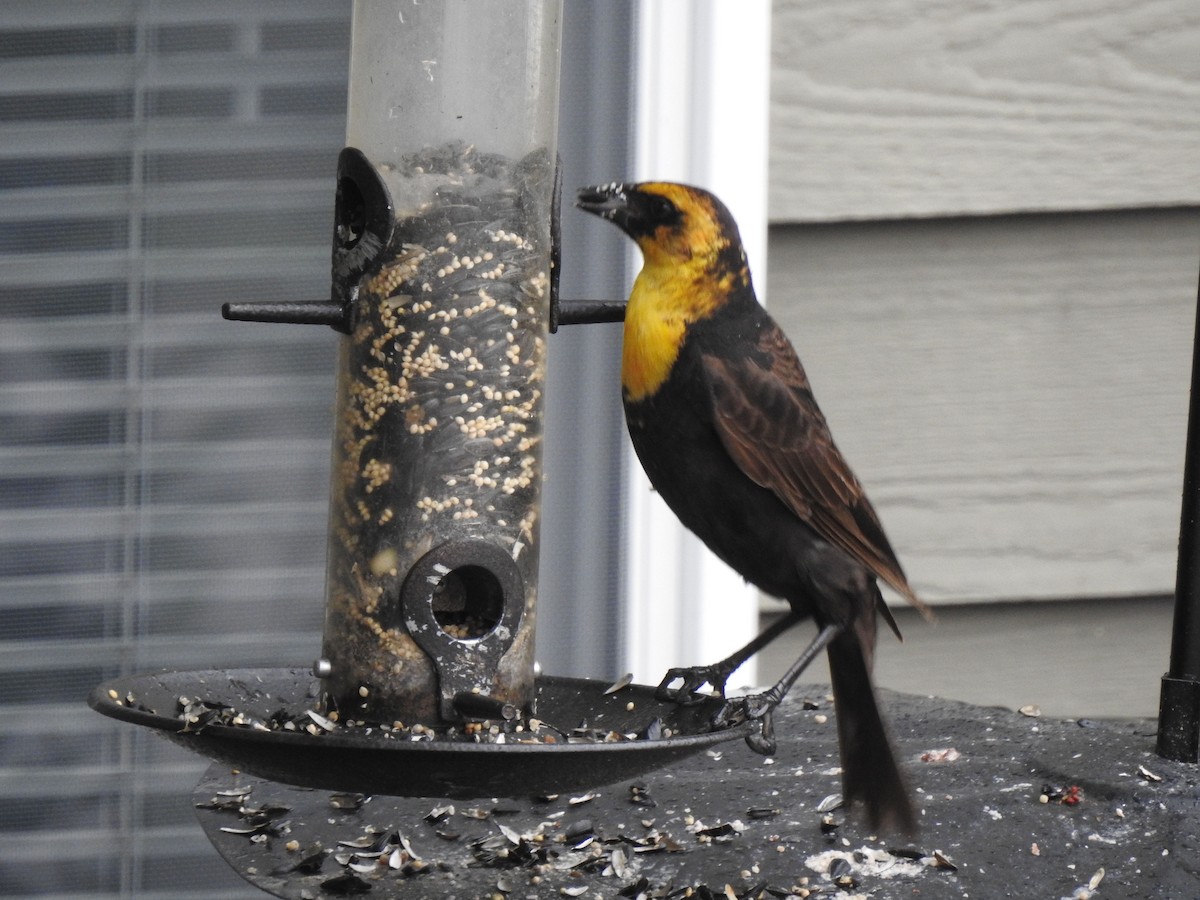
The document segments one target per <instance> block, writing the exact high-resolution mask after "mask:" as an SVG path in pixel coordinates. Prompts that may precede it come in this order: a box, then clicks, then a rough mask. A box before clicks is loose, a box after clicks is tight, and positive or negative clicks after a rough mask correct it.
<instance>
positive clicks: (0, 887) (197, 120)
mask: <svg viewBox="0 0 1200 900" xmlns="http://www.w3.org/2000/svg"><path fill="white" fill-rule="evenodd" d="M349 12H350V4H349V2H344V0H339V2H329V0H293V2H289V3H287V4H239V3H220V4H217V3H199V4H165V3H155V2H95V3H86V4H46V3H40V2H20V0H18V2H12V0H9V2H6V3H4V4H2V5H0V896H30V895H40V896H61V897H85V896H86V897H118V896H122V897H124V896H145V895H168V894H169V895H170V896H173V897H196V898H201V897H203V898H213V897H256V896H261V894H259V893H258V892H257V891H255V890H254V889H252V888H250V887H249V886H248V885H245V884H244V883H243V882H242V881H241V880H240V879H239V878H238V877H237V876H236V875H235V874H234V873H233V872H232V871H231V870H230V869H228V868H227V867H226V866H225V864H224V863H223V862H222V861H221V860H220V858H219V857H217V855H216V854H215V852H214V851H213V850H212V848H211V846H210V845H209V844H208V842H207V840H206V839H205V838H204V837H203V835H202V834H201V833H200V831H199V829H198V828H197V826H196V824H195V819H194V816H193V812H192V809H191V790H192V787H193V786H194V785H195V783H196V780H197V778H198V775H199V773H200V772H201V771H202V770H203V769H204V768H205V766H206V762H205V761H204V760H203V759H201V758H200V757H197V756H193V755H191V754H188V753H186V752H184V751H180V750H179V749H177V748H175V747H173V746H171V745H169V744H167V743H166V742H163V741H161V740H160V739H158V738H157V737H154V736H151V735H147V734H143V733H142V732H141V731H140V730H139V729H136V728H132V727H130V726H127V725H122V724H119V723H116V722H110V721H109V720H107V719H105V718H103V717H101V716H98V715H96V714H95V713H93V712H91V711H90V710H88V709H87V708H86V706H84V705H83V702H82V701H83V699H84V698H85V697H86V695H87V693H88V691H89V690H90V689H91V688H92V687H93V686H94V685H95V684H97V683H99V682H100V681H102V680H103V679H105V678H107V677H111V676H113V675H116V674H119V673H124V672H133V671H148V670H153V669H156V668H180V669H185V668H197V669H202V668H222V667H230V666H245V665H267V666H271V665H295V664H298V663H302V662H303V661H306V660H309V659H311V658H312V657H313V656H315V655H316V653H317V652H318V650H319V646H320V633H321V616H322V609H321V597H322V595H323V569H324V556H325V547H324V542H325V519H326V508H327V500H328V460H329V441H330V422H331V414H330V406H331V402H332V371H333V357H334V352H335V347H336V340H335V337H334V335H333V334H332V332H330V331H328V330H327V329H319V328H299V327H296V328H288V327H286V326H256V325H251V324H232V323H227V322H224V321H223V320H222V319H221V318H220V314H219V309H220V305H221V304H222V303H223V302H225V301H239V300H242V301H244V300H256V299H279V300H289V299H311V298H320V297H322V296H326V295H327V292H328V289H329V245H330V232H331V227H332V203H333V191H332V186H333V182H334V166H335V164H336V158H337V153H338V151H339V150H340V148H341V145H342V141H343V135H344V129H345V109H344V106H345V90H346V87H345V83H346V71H347V63H348V60H347V48H348V42H349Z"/></svg>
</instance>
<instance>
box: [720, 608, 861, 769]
mask: <svg viewBox="0 0 1200 900" xmlns="http://www.w3.org/2000/svg"><path fill="white" fill-rule="evenodd" d="M841 630H842V627H841V626H840V625H825V626H824V627H822V628H821V630H820V631H819V632H817V636H816V637H815V638H813V640H812V643H811V644H809V645H808V646H807V647H805V648H804V652H803V653H801V654H800V656H799V658H798V659H797V660H796V661H795V662H794V663H792V664H791V666H789V667H788V670H787V671H786V672H784V673H783V677H782V678H780V679H779V680H778V681H777V682H775V684H774V685H772V686H771V687H770V688H768V689H767V690H765V691H763V692H762V693H761V694H748V695H746V696H745V697H734V698H733V699H732V700H726V701H725V705H724V706H722V707H721V709H720V711H719V712H718V713H717V715H716V717H715V718H714V719H713V724H714V725H715V726H717V727H718V728H727V727H729V726H731V725H739V724H741V723H742V722H746V721H749V720H752V719H758V720H760V721H761V722H762V728H761V729H759V730H758V731H756V732H752V733H751V734H749V735H747V736H746V743H747V744H749V745H750V749H751V750H753V751H755V752H756V753H761V754H763V755H764V756H769V755H770V754H772V753H774V752H775V749H776V745H775V728H774V724H773V723H772V721H771V713H772V712H774V710H775V707H776V706H778V705H779V704H780V703H781V702H782V701H783V698H784V697H786V696H787V692H788V691H790V690H791V689H792V685H793V684H795V683H796V679H797V678H799V677H800V673H801V672H803V671H804V670H805V669H807V668H808V666H809V663H811V662H812V661H813V660H814V659H816V657H817V654H818V653H820V652H821V651H822V650H824V649H825V648H826V647H827V646H829V642H830V641H832V640H833V639H834V638H835V637H837V636H838V634H839V633H840V632H841Z"/></svg>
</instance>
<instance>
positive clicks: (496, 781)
mask: <svg viewBox="0 0 1200 900" xmlns="http://www.w3.org/2000/svg"><path fill="white" fill-rule="evenodd" d="M609 687H610V685H609V684H608V683H606V682H602V681H599V680H594V679H581V678H561V677H550V676H539V677H538V678H537V680H536V685H535V701H534V702H535V717H536V718H537V719H538V720H540V721H541V722H543V723H545V725H544V726H543V727H542V729H541V731H542V733H545V732H546V731H547V726H548V729H549V730H550V731H551V732H552V733H553V732H557V733H558V734H559V735H561V737H559V738H558V742H556V743H542V742H540V741H539V742H537V743H516V741H518V740H520V739H522V737H523V736H524V737H525V738H528V737H529V734H528V733H525V732H515V731H513V730H512V729H511V724H510V725H509V726H508V728H509V730H508V732H507V733H506V734H505V737H506V740H507V741H508V742H506V743H503V744H501V743H473V742H471V741H470V739H469V738H459V739H443V738H436V739H433V740H413V739H412V737H411V736H410V735H408V734H398V733H397V732H393V731H391V730H384V729H382V728H379V727H376V728H367V727H363V726H354V727H349V728H339V729H338V730H336V731H335V732H333V733H321V734H316V735H313V734H308V733H305V732H302V731H263V730H259V729H258V728H255V727H252V726H233V725H218V724H210V725H191V726H189V725H188V723H186V722H185V721H184V720H183V719H181V718H180V717H179V716H178V715H176V714H175V713H174V711H175V710H176V709H177V708H178V704H179V700H180V697H186V698H199V699H200V700H203V701H204V703H205V704H206V705H207V706H209V707H210V708H217V707H222V708H229V709H232V710H236V711H237V712H239V713H241V714H242V715H243V716H244V717H245V718H246V719H247V720H248V721H250V722H260V723H261V722H266V721H268V720H270V719H272V718H275V719H279V718H281V717H283V718H291V719H296V718H301V717H303V716H305V715H306V713H307V711H308V710H312V709H313V708H314V706H315V705H316V703H317V699H318V694H319V690H320V688H319V683H318V682H317V681H316V679H315V678H314V677H313V675H312V673H311V672H310V671H308V670H307V669H299V668H297V669H234V670H220V671H197V672H162V673H158V674H143V675H131V676H127V677H122V678H116V679H113V680H112V681H109V682H106V683H105V684H102V685H100V686H99V687H97V688H96V689H95V690H94V691H92V694H91V696H90V697H89V698H88V704H89V705H90V706H91V707H92V709H94V710H96V711H97V712H101V713H104V714H105V715H107V716H111V717H113V718H114V719H120V720H122V721H125V722H131V723H133V724H135V725H142V726H145V727H147V728H153V729H156V730H158V731H159V732H160V733H162V735H163V736H164V737H166V738H168V739H170V740H172V741H174V742H175V743H177V744H179V745H181V746H184V747H187V748H188V749H189V750H194V751H196V752H198V753H201V754H204V755H205V756H208V757H210V758H213V759H217V760H220V761H221V762H223V763H226V764H228V765H230V766H232V767H235V768H237V769H240V770H242V771H245V772H249V773H251V774H254V775H258V776H259V777H262V778H267V779H270V780H272V781H280V782H285V783H287V784H292V785H297V786H299V787H308V788H316V789H321V790H332V791H347V792H361V793H365V794H388V795H393V796H401V797H427V796H436V797H448V798H453V799H472V798H478V797H515V796H534V795H538V794H553V793H561V792H564V791H573V790H579V789H582V788H588V787H594V786H597V785H602V784H611V783H613V782H616V781H620V780H622V779H625V778H631V777H634V776H636V775H639V774H641V773H643V772H645V771H647V770H649V769H654V768H658V767H660V766H664V765H667V764H669V763H672V762H674V761H676V760H680V759H683V758H685V757H687V756H690V755H692V754H694V753H697V752H699V751H701V750H704V749H706V748H708V747H711V746H713V745H714V744H718V743H721V742H723V741H729V740H733V739H735V738H739V737H745V735H746V734H747V733H748V732H749V730H750V729H751V728H753V727H754V726H755V725H756V724H757V723H754V722H747V723H742V724H741V725H738V726H735V727H732V728H725V729H721V730H713V728H712V725H711V721H712V717H713V715H714V714H715V712H716V711H717V709H719V708H720V706H721V705H722V704H723V702H724V701H723V700H721V699H720V698H719V697H712V698H705V699H703V700H701V701H700V702H698V703H695V704H691V705H679V704H676V703H669V702H661V701H659V700H656V699H655V697H654V688H651V687H647V686H644V685H633V684H631V685H628V686H626V687H622V688H620V689H619V690H614V691H612V692H609V693H606V691H607V690H608V689H609ZM495 721H497V722H499V721H501V720H500V718H499V717H497V719H496V720H495ZM581 726H582V727H583V728H585V729H586V730H587V731H589V732H595V733H600V734H607V733H617V734H620V735H646V734H647V731H651V732H658V733H668V734H669V736H668V737H652V736H643V737H635V738H634V739H622V740H616V741H605V740H599V739H588V738H578V737H573V735H575V734H576V729H578V728H580V727H581Z"/></svg>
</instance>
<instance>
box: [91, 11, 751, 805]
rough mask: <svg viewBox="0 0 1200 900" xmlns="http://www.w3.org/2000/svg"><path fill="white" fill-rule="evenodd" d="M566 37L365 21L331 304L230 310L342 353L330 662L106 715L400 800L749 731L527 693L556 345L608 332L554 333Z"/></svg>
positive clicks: (262, 770)
mask: <svg viewBox="0 0 1200 900" xmlns="http://www.w3.org/2000/svg"><path fill="white" fill-rule="evenodd" d="M560 31H561V8H560V5H559V4H558V3H555V2H541V0H525V2H510V3H493V2H485V0H448V2H443V3H420V4H415V3H410V2H404V3H401V4H393V3H382V2H380V3H376V2H358V3H356V4H355V8H354V26H353V32H352V61H351V71H350V95H349V112H348V121H347V144H348V146H347V148H346V149H345V150H343V151H342V154H341V156H340V158H339V160H338V165H337V188H336V203H335V213H334V219H335V223H334V235H333V266H332V269H333V273H332V289H331V296H330V299H329V300H328V301H321V302H318V303H302V302H289V303H262V304H246V305H241V306H227V307H226V309H225V314H226V317H227V318H231V319H249V320H260V321H287V322H301V323H321V324H325V325H331V326H333V328H334V329H335V330H336V331H337V332H338V334H337V335H336V336H334V337H331V339H336V340H338V341H339V342H340V350H339V354H338V362H337V371H336V403H335V412H334V427H333V431H334V435H333V453H332V477H331V492H330V515H329V538H328V561H327V579H326V596H325V601H326V607H325V609H326V613H325V626H324V635H323V640H322V646H321V654H320V657H319V658H318V659H317V661H316V663H315V664H313V665H312V666H311V667H309V666H307V665H305V666H303V667H298V668H294V669H253V668H247V669H241V670H235V671H227V670H221V671H215V670H214V671H207V672H159V673H150V674H143V675H130V676H127V677H123V678H118V679H115V680H113V681H111V682H109V683H107V684H104V685H101V686H100V687H99V688H97V689H96V690H95V691H94V692H93V694H92V697H91V699H90V702H91V704H92V705H93V707H95V708H96V709H98V710H99V711H101V712H103V713H105V714H108V715H111V716H115V717H117V718H120V719H124V720H127V721H131V722H134V723H137V724H141V725H145V726H148V727H151V728H155V729H157V730H158V731H159V732H160V733H162V734H164V735H165V736H166V737H168V738H170V739H172V740H174V741H176V742H178V743H180V744H183V745H185V746H187V747H189V748H191V749H193V750H197V751H199V752H202V753H205V754H207V755H209V756H211V757H214V758H215V759H217V760H218V761H219V763H220V764H223V765H228V766H234V767H237V768H238V769H240V770H242V771H245V772H249V773H253V774H255V775H259V776H261V777H263V778H267V779H272V780H275V781H280V782H284V783H287V784H291V785H300V786H306V787H312V788H321V789H327V790H340V791H361V792H364V793H378V794H394V795H406V796H440V797H441V796H444V797H479V796H506V795H509V796H511V795H515V794H526V795H529V794H534V793H538V792H553V791H559V790H568V789H576V788H579V787H584V786H589V785H592V784H600V783H605V782H611V781H615V780H618V779H620V778H623V777H627V776H632V775H634V774H636V773H638V772H641V771H644V770H646V769H648V768H652V767H654V766H657V765H661V764H664V763H666V762H669V761H671V760H672V759H675V758H678V757H680V756H684V755H687V754H689V753H692V752H695V751H696V750H698V749H700V748H702V747H705V746H709V745H711V744H712V743H715V742H717V741H720V740H727V739H730V738H733V737H738V736H741V735H742V734H743V733H744V732H745V729H744V728H735V729H726V730H714V729H713V727H712V725H711V718H712V714H713V712H714V710H715V708H716V707H717V706H719V701H716V700H715V699H714V701H713V702H712V703H707V702H705V703H699V704H695V705H691V706H676V705H674V704H671V703H662V702H659V701H657V700H656V699H655V698H654V691H653V689H651V688H645V687H639V686H637V685H627V684H623V683H619V684H617V685H611V684H610V679H607V678H606V679H604V680H603V681H600V680H590V679H569V678H556V677H553V676H545V675H535V664H534V634H535V623H536V620H537V612H536V610H537V597H538V557H539V554H538V550H539V539H538V535H539V528H540V524H541V523H540V510H541V489H542V422H543V406H544V399H545V394H546V391H547V389H548V386H547V384H546V357H547V353H548V352H552V341H553V339H552V338H551V337H550V331H551V324H552V320H553V321H554V322H555V323H557V322H558V321H564V322H566V321H579V322H582V321H598V320H602V319H605V318H608V319H611V318H612V315H611V308H612V307H611V305H606V304H604V303H599V304H596V303H592V304H581V305H577V313H576V314H575V315H574V316H573V317H568V316H565V315H560V314H558V312H557V305H556V304H557V297H556V282H557V279H556V275H557V256H558V247H557V227H556V223H557V218H556V217H557V193H558V192H557V189H556V171H557V162H556V160H557V157H556V147H555V143H556V121H557V106H558V70H559V42H560ZM581 306H588V308H589V309H590V310H591V311H590V312H579V311H578V309H579V308H580V307H581ZM601 307H607V308H608V309H609V310H610V311H609V312H601V313H596V310H597V309H599V308H601ZM565 308H566V305H565V304H564V309H565ZM617 313H618V315H619V309H618V311H617ZM237 327H262V326H248V325H239V326H237ZM550 389H552V388H550ZM614 389H615V388H614ZM297 602H300V601H297ZM605 674H609V675H611V674H612V673H605ZM535 758H536V763H535V762H534V761H533V760H534V759H535Z"/></svg>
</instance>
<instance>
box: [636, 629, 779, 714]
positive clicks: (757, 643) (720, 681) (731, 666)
mask: <svg viewBox="0 0 1200 900" xmlns="http://www.w3.org/2000/svg"><path fill="white" fill-rule="evenodd" d="M798 621H800V617H799V616H798V615H796V614H795V613H794V612H792V611H791V610H789V611H788V613H787V615H785V616H783V618H781V619H779V620H778V621H776V622H773V623H771V624H770V625H768V626H767V627H766V628H764V629H763V631H762V633H761V634H759V635H758V636H757V637H756V638H754V640H752V641H751V642H750V643H748V644H747V645H746V646H744V647H742V648H741V649H740V650H735V651H734V652H733V653H731V654H730V655H729V656H727V657H725V658H724V659H723V660H721V661H720V662H718V663H713V664H712V665H711V666H689V667H685V668H677V669H670V670H669V671H668V672H667V674H666V675H664V676H663V680H662V681H661V682H659V685H658V689H657V690H656V691H655V692H654V696H655V698H656V699H658V700H662V701H670V702H674V703H680V704H691V703H699V702H700V701H701V700H703V699H704V698H703V696H702V695H700V694H698V693H697V691H698V690H699V689H700V688H701V687H703V686H704V685H706V684H707V685H710V686H711V687H713V688H714V689H716V691H717V693H718V694H719V695H720V696H722V697H724V696H725V682H726V681H728V680H729V676H730V675H732V674H733V673H734V672H735V671H737V669H738V667H739V666H741V664H742V663H744V662H745V661H746V660H748V659H749V658H750V657H752V656H753V655H754V654H755V653H757V652H758V651H759V650H761V649H762V648H763V647H765V646H767V644H769V643H771V641H773V640H775V638H777V637H779V635H781V634H783V633H784V632H785V631H787V630H788V629H789V628H791V627H792V626H793V625H795V624H796V623H797V622H798ZM675 681H682V682H683V683H682V684H681V685H680V686H679V687H676V688H673V687H671V685H672V684H673V683H674V682H675Z"/></svg>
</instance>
